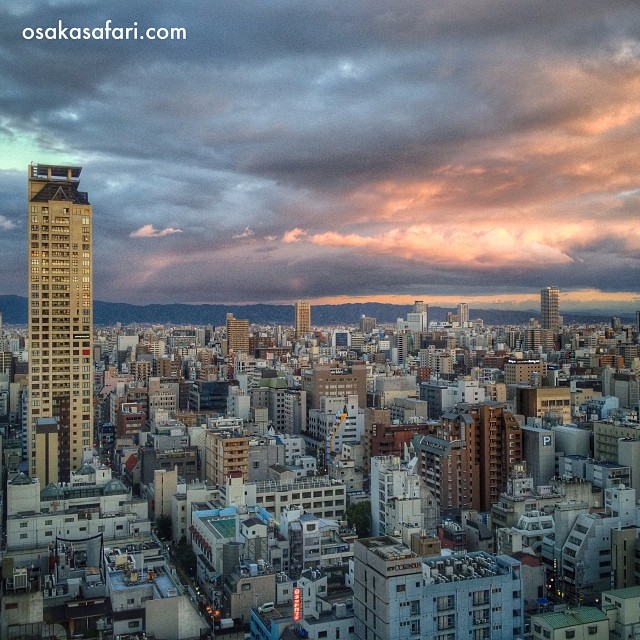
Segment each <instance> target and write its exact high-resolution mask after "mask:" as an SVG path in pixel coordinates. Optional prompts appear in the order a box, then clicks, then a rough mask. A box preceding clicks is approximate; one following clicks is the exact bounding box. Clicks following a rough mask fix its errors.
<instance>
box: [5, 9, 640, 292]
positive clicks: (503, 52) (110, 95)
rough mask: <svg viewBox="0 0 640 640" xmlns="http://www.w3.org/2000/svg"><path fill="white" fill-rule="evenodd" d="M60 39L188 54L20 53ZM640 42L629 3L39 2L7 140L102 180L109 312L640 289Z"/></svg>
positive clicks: (59, 46) (101, 288) (11, 79)
mask: <svg viewBox="0 0 640 640" xmlns="http://www.w3.org/2000/svg"><path fill="white" fill-rule="evenodd" d="M58 19H62V20H63V21H64V23H65V25H69V26H72V25H73V26H91V27H94V26H101V25H102V24H103V23H104V21H105V20H107V19H111V20H112V21H113V24H114V26H129V25H132V24H133V22H134V21H137V22H138V24H139V25H140V27H141V28H142V27H145V26H184V27H186V28H187V32H188V37H187V40H186V41H183V42H154V43H152V42H149V41H145V42H46V41H42V42H37V41H35V40H31V41H25V40H23V39H22V36H21V32H22V30H23V29H24V28H25V27H36V26H49V25H55V24H56V23H57V21H58ZM639 25H640V17H639V15H638V12H637V4H636V3H635V2H622V1H621V2H612V3H607V4H603V3H601V2H596V1H594V0H581V1H580V2H578V1H577V0H574V1H567V2H562V3H549V2H526V3H514V2H511V1H507V0H484V1H483V0H458V1H455V2H448V3H442V2H435V1H433V2H415V1H413V0H412V1H409V0H398V1H396V2H391V1H389V0H385V1H382V0H378V1H375V0H374V1H373V2H371V1H369V2H365V1H364V0H362V1H356V0H354V1H350V2H346V3H345V2H337V1H332V2H319V3H302V2H293V1H290V2H284V1H281V2H269V3H257V2H244V3H243V2H235V1H234V2H231V1H228V2H216V3H212V4H203V3H201V2H198V3H196V2H191V1H187V2H180V3H176V2H162V1H161V2H154V3H150V4H144V5H141V4H140V3H131V2H122V1H116V2H109V3H99V2H90V1H88V2H81V1H80V0H78V1H75V2H50V3H46V4H43V3H39V2H38V3H36V2H31V3H29V2H26V3H23V4H22V5H20V6H19V7H15V6H13V5H11V6H9V7H7V6H5V7H3V8H2V9H0V38H1V40H0V55H1V56H2V63H1V64H0V86H2V91H0V136H4V139H6V140H13V144H14V145H19V144H20V141H24V142H25V144H32V145H34V146H35V147H37V148H38V149H37V151H40V152H47V153H48V154H49V155H53V156H54V157H56V158H58V159H59V160H60V161H63V160H64V159H65V156H70V157H72V158H74V159H75V158H78V160H79V161H80V163H81V164H82V165H83V167H84V170H83V176H82V178H83V179H82V187H83V188H84V189H86V190H87V191H89V194H90V197H91V201H92V203H93V205H94V210H95V222H94V225H95V278H96V291H97V297H101V298H106V299H113V300H118V299H124V298H125V297H127V298H130V297H131V296H133V297H135V299H137V300H144V301H149V302H152V301H163V300H164V299H165V298H166V299H170V300H176V301H186V302H188V301H215V300H218V299H219V300H229V301H240V302H241V301H251V300H282V299H285V298H287V297H289V296H295V297H322V296H333V295H340V294H344V295H358V294H363V295H371V296H372V297H373V296H375V295H378V294H379V295H382V294H391V293H407V294H409V293H411V292H412V291H425V290H427V291H430V290H433V291H436V290H437V291H447V290H449V291H451V290H452V289H454V288H456V287H457V288H460V287H463V286H470V287H474V288H475V290H476V291H478V292H490V291H492V290H493V291H495V290H500V287H505V286H508V287H510V290H511V291H513V292H521V291H523V290H526V289H527V288H532V289H534V290H535V289H538V288H539V287H540V286H541V283H542V284H544V283H545V282H550V281H553V282H554V283H557V284H559V285H560V286H562V287H565V288H569V287H598V286H601V287H602V288H603V289H607V290H614V289H615V287H614V286H613V283H615V282H619V283H620V286H622V284H624V286H628V287H629V288H630V289H633V287H634V286H637V285H634V284H633V278H634V277H635V278H636V282H637V275H638V265H637V261H634V258H633V256H634V251H637V250H638V248H639V246H638V245H639V242H638V238H637V236H634V235H633V233H631V234H629V233H628V232H627V227H628V223H629V221H630V220H633V219H634V217H635V216H637V212H638V210H637V204H638V198H637V195H635V194H636V190H637V189H638V188H639V187H640V185H638V179H637V175H638V170H639V169H640V166H638V165H639V164H640V162H639V161H638V159H637V143H638V128H637V123H638V120H639V118H640V99H638V95H640V94H639V93H638V90H639V89H640V84H639V82H638V80H637V78H638V77H639V76H638V67H639V66H640V64H639V58H640V56H639V52H640V45H639V44H638V38H639ZM33 159H34V160H35V161H38V160H39V158H37V157H35V158H33ZM74 161H75V160H74ZM2 162H4V163H5V166H13V165H11V164H10V159H9V158H5V157H2ZM3 185H4V186H6V188H7V189H8V191H9V192H10V193H9V195H8V197H7V198H6V199H5V203H6V207H7V209H6V210H3V211H0V250H2V249H4V250H6V251H7V252H8V253H7V254H6V255H7V256H9V257H10V259H11V260H13V261H14V262H18V263H19V264H25V263H26V259H25V257H24V256H25V253H24V252H25V248H23V247H22V246H21V243H22V240H20V242H18V243H16V236H20V234H22V233H23V232H24V227H23V226H19V227H13V226H11V223H10V222H6V221H7V220H9V221H11V220H17V219H19V217H20V216H22V215H23V212H24V202H23V197H24V195H23V194H24V192H25V186H24V183H23V174H22V173H20V174H19V175H18V174H14V173H10V174H7V178H6V180H3ZM603 218H605V219H606V220H607V229H606V233H603V230H602V222H601V221H602V219H603ZM625 221H626V222H625ZM536 224H537V225H539V227H538V228H536ZM3 225H4V227H3ZM247 228H248V229H250V230H251V232H252V233H251V234H245V230H246V229H247ZM285 238H287V239H288V240H287V242H284V241H283V240H284V239H285ZM483 245H485V246H483ZM478 247H481V248H480V249H479V248H478ZM3 255H4V254H3ZM12 273H13V272H7V274H6V275H7V277H6V279H4V281H5V282H7V283H8V284H7V289H11V291H9V290H7V291H6V292H8V293H19V292H20V291H19V289H20V287H21V286H22V285H21V284H20V283H19V282H18V281H16V280H15V279H14V278H13V276H12ZM345 274H348V277H347V276H345ZM586 280H589V282H586ZM185 283H188V286H186V285H185Z"/></svg>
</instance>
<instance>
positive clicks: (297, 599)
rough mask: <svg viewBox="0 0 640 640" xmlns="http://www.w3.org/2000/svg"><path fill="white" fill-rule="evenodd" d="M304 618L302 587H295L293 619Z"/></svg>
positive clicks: (297, 620) (298, 620)
mask: <svg viewBox="0 0 640 640" xmlns="http://www.w3.org/2000/svg"><path fill="white" fill-rule="evenodd" d="M300 620H302V588H301V587H294V588H293V621H294V622H300Z"/></svg>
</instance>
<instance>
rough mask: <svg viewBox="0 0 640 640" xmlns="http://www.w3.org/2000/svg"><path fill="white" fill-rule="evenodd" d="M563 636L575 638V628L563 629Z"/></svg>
mask: <svg viewBox="0 0 640 640" xmlns="http://www.w3.org/2000/svg"><path fill="white" fill-rule="evenodd" d="M564 637H565V638H575V637H576V631H575V629H569V630H567V631H565V632H564Z"/></svg>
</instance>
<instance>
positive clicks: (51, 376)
mask: <svg viewBox="0 0 640 640" xmlns="http://www.w3.org/2000/svg"><path fill="white" fill-rule="evenodd" d="M81 170H82V169H81V167H68V166H53V165H42V164H34V165H31V166H30V167H29V174H28V207H29V211H28V216H29V224H28V225H27V228H28V229H29V231H28V233H29V237H28V247H29V254H28V255H29V258H28V260H29V263H28V286H29V348H30V357H29V409H28V411H29V413H28V433H29V435H28V445H29V446H28V454H29V473H30V474H31V475H33V476H37V477H38V478H39V479H40V481H41V482H42V483H43V484H44V485H47V484H49V483H50V482H59V481H68V480H69V476H70V472H71V469H76V468H78V467H80V465H81V463H82V451H83V449H87V448H89V447H91V445H92V444H93V433H92V414H93V405H92V403H93V400H92V397H93V393H92V382H91V377H92V346H91V345H92V335H93V286H92V264H91V263H92V236H91V234H92V231H91V226H92V223H91V216H92V209H91V204H90V203H89V197H88V195H87V193H86V192H82V191H79V190H78V186H79V183H80V172H81ZM39 418H54V419H55V420H56V421H57V425H56V433H55V434H53V433H52V432H51V429H50V425H47V427H46V429H47V431H46V432H42V433H41V432H39V431H38V419H39ZM40 435H42V436H43V437H39V436H40Z"/></svg>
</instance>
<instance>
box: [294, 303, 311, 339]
mask: <svg viewBox="0 0 640 640" xmlns="http://www.w3.org/2000/svg"><path fill="white" fill-rule="evenodd" d="M295 310H296V319H295V334H296V338H299V337H300V336H304V335H306V334H307V333H310V332H311V305H310V304H309V303H308V302H296V305H295Z"/></svg>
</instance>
